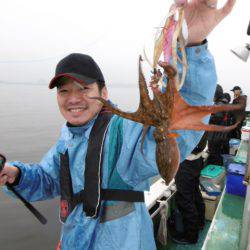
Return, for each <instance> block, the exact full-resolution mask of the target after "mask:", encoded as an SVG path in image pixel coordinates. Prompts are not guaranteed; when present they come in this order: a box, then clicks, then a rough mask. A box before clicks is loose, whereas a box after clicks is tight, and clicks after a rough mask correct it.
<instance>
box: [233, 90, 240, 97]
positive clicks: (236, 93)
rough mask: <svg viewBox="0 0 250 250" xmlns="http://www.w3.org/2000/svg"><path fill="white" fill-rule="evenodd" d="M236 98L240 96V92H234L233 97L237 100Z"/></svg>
mask: <svg viewBox="0 0 250 250" xmlns="http://www.w3.org/2000/svg"><path fill="white" fill-rule="evenodd" d="M238 96H240V90H239V89H237V90H234V97H235V98H237V97H238Z"/></svg>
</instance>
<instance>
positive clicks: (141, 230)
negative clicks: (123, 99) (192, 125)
mask: <svg viewBox="0 0 250 250" xmlns="http://www.w3.org/2000/svg"><path fill="white" fill-rule="evenodd" d="M182 3H183V4H184V7H185V10H186V12H185V13H186V19H187V24H188V28H189V39H188V46H187V48H186V53H187V58H188V62H189V67H188V72H187V77H186V82H185V84H184V86H183V87H182V89H181V90H180V93H181V95H182V96H183V98H184V99H185V100H186V101H187V102H189V103H190V104H191V105H210V104H211V103H212V99H213V96H214V92H215V86H216V82H217V79H216V72H215V66H214V61H213V57H212V56H211V54H210V53H209V51H208V49H207V42H206V40H205V38H206V36H207V35H208V34H209V33H210V32H211V30H213V28H214V27H215V26H216V25H217V24H218V23H219V22H220V21H221V20H222V19H223V18H224V17H225V16H226V15H227V14H228V13H229V12H230V11H231V9H232V7H233V5H234V3H235V1H234V0H228V1H227V3H226V4H225V6H224V7H223V8H222V9H220V10H217V9H216V4H217V1H215V0H209V1H203V0H200V1H198V0H197V1H182ZM54 87H56V88H57V101H58V105H59V109H60V112H61V114H62V116H63V117H64V118H65V120H66V123H65V124H64V126H63V128H62V131H61V135H60V138H59V139H58V141H57V142H56V144H55V146H54V147H52V148H51V149H50V150H49V152H48V153H47V154H46V155H45V156H44V157H43V159H42V160H41V162H40V163H37V164H26V163H23V162H20V161H13V162H8V163H6V164H5V167H4V168H3V170H2V171H1V172H0V185H4V184H5V183H6V182H9V183H12V185H14V186H15V189H16V190H17V191H18V192H20V193H21V194H22V195H23V196H24V197H25V198H26V199H27V200H29V201H37V200H45V199H51V198H54V197H56V196H60V197H61V203H60V219H61V222H62V233H61V239H60V245H59V247H60V248H61V249H63V250H69V249H70V250H92V249H95V250H97V249H101V250H117V249H126V250H153V249H156V245H155V241H154V234H153V226H152V221H151V218H150V215H149V213H148V211H147V208H146V206H145V204H144V193H143V191H145V190H148V189H149V186H150V181H151V177H153V176H156V175H158V174H159V173H158V169H157V166H156V160H155V149H156V143H155V140H154V137H153V131H154V128H153V127H151V128H149V130H148V132H147V134H146V136H145V140H144V143H143V152H144V154H142V153H141V140H142V134H143V133H142V130H143V126H142V124H139V123H136V122H133V121H130V120H126V119H123V118H121V117H118V116H116V115H112V114H111V113H109V112H108V111H107V110H105V108H104V107H103V105H102V104H101V103H100V102H99V101H98V100H96V99H91V97H96V96H102V97H103V98H104V99H106V100H107V99H108V93H107V89H106V86H105V80H104V77H103V74H102V72H101V70H100V68H99V66H98V65H97V63H96V62H95V61H94V60H93V59H92V58H91V57H90V56H88V55H84V54H77V53H75V54H70V55H68V56H66V57H65V58H63V59H62V60H61V61H60V62H59V63H58V65H57V68H56V73H55V77H54V78H53V79H52V80H51V82H50V85H49V88H54ZM179 134H180V137H179V138H178V139H177V141H178V145H179V149H180V153H181V160H184V159H185V158H186V157H187V155H188V154H189V153H190V152H191V151H192V149H193V148H194V147H195V146H196V145H197V143H198V142H199V140H200V138H201V136H202V133H201V132H194V131H181V132H180V133H179ZM192 243H195V241H194V242H192Z"/></svg>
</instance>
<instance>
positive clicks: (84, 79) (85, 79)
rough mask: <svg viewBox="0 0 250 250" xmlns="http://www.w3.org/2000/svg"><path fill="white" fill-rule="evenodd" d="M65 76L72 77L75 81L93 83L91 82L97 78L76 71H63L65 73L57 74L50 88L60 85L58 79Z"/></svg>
mask: <svg viewBox="0 0 250 250" xmlns="http://www.w3.org/2000/svg"><path fill="white" fill-rule="evenodd" d="M63 76H66V77H68V78H71V79H73V80H74V81H76V82H79V83H87V84H91V83H94V82H96V80H95V79H93V78H90V77H87V76H83V75H79V74H75V73H63V74H59V75H56V76H55V77H54V78H53V79H52V80H51V81H50V84H49V88H50V89H53V88H54V87H56V86H57V85H58V80H59V79H60V78H61V77H63Z"/></svg>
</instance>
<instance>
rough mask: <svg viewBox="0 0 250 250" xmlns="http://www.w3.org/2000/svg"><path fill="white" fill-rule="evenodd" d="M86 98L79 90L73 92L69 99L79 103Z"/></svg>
mask: <svg viewBox="0 0 250 250" xmlns="http://www.w3.org/2000/svg"><path fill="white" fill-rule="evenodd" d="M83 99H84V98H83V95H82V94H80V93H78V92H73V93H72V94H71V95H70V98H69V101H70V102H71V103H78V102H80V101H82V100H83Z"/></svg>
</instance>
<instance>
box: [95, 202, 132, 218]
mask: <svg viewBox="0 0 250 250" xmlns="http://www.w3.org/2000/svg"><path fill="white" fill-rule="evenodd" d="M133 211H135V205H134V203H133V202H125V201H120V202H117V203H116V204H115V205H107V206H105V205H104V207H103V211H102V215H101V218H100V223H104V222H107V221H111V220H115V219H119V218H121V217H123V216H125V215H128V214H130V213H132V212H133Z"/></svg>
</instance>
